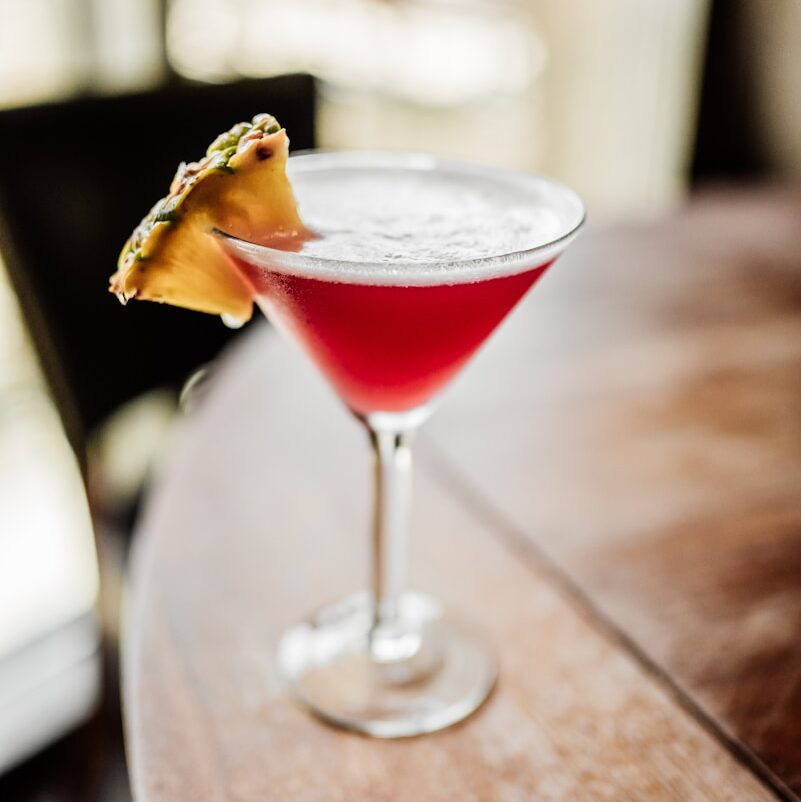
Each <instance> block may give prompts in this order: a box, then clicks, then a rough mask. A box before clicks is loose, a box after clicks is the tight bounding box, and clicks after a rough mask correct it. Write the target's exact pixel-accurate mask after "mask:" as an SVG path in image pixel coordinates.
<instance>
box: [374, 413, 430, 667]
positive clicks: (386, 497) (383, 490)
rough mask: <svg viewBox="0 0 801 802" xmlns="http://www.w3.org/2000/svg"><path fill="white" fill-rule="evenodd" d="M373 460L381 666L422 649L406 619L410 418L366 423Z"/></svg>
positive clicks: (412, 429)
mask: <svg viewBox="0 0 801 802" xmlns="http://www.w3.org/2000/svg"><path fill="white" fill-rule="evenodd" d="M365 424H366V426H367V430H368V433H369V435H370V443H371V445H372V447H373V454H374V457H375V491H374V502H373V503H374V509H373V532H372V555H371V557H372V559H371V565H370V571H371V581H370V593H371V605H372V626H371V629H370V633H369V643H370V651H371V653H372V656H373V659H374V660H375V661H376V662H378V663H398V662H402V661H404V660H408V659H410V658H411V657H413V656H414V655H415V653H416V652H417V651H419V648H420V633H419V632H413V631H410V630H409V627H408V624H405V623H404V620H403V616H402V604H403V596H404V593H405V592H406V589H407V582H408V579H407V576H408V563H409V558H408V543H409V512H410V506H411V492H412V439H413V437H414V433H415V431H416V428H417V426H416V425H415V424H416V421H414V420H412V419H410V418H409V417H408V416H407V415H392V414H383V415H371V416H369V417H368V418H367V419H366V420H365Z"/></svg>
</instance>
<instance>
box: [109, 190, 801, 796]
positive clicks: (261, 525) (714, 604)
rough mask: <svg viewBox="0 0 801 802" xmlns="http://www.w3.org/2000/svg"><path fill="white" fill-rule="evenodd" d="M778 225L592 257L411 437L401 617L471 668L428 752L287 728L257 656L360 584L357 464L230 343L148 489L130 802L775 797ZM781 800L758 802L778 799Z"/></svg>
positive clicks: (361, 483)
mask: <svg viewBox="0 0 801 802" xmlns="http://www.w3.org/2000/svg"><path fill="white" fill-rule="evenodd" d="M799 220H801V200H799V198H798V197H797V196H793V195H791V194H789V193H782V192H779V193H775V192H774V193H765V194H761V195H760V194H753V193H750V194H748V195H745V196H743V197H737V196H729V195H725V194H721V195H719V196H718V195H709V196H707V197H704V198H701V199H700V200H698V201H697V202H695V203H694V204H692V205H691V206H690V207H689V208H688V209H687V210H686V211H684V212H682V213H681V214H679V215H677V216H676V217H675V218H673V219H670V220H667V221H662V222H660V223H658V224H648V225H640V226H632V227H629V228H627V229H622V228H616V229H614V230H611V229H610V230H604V229H602V228H598V229H597V230H595V231H593V230H591V231H590V232H589V233H588V234H587V235H586V236H585V237H584V239H583V240H582V241H580V242H579V243H578V244H577V245H576V246H575V247H574V248H573V249H572V252H569V253H568V254H567V255H566V256H565V257H563V259H562V260H561V261H560V263H559V264H558V265H557V266H556V268H555V269H554V270H553V271H552V272H551V274H550V275H549V276H547V277H546V278H545V279H544V280H543V282H542V283H541V285H540V286H538V287H537V289H536V291H535V292H534V293H533V294H532V295H531V296H530V297H529V298H528V299H527V300H526V301H525V302H524V304H523V305H522V306H521V307H520V309H519V310H518V311H517V312H516V313H515V314H514V315H513V317H512V319H511V320H510V321H509V323H508V325H507V326H506V327H505V328H504V330H503V331H502V332H501V333H500V334H499V336H498V337H496V338H495V340H494V341H493V342H492V343H491V345H490V346H489V347H488V348H487V349H486V351H485V352H484V353H482V354H481V355H480V356H479V358H478V359H477V360H476V362H475V364H474V365H473V366H472V367H470V368H469V369H468V371H467V372H466V373H465V375H464V376H463V378H462V379H460V380H459V381H458V382H457V384H456V386H455V387H454V388H453V390H452V392H450V393H449V394H448V396H447V397H446V398H445V399H444V400H443V403H442V409H441V410H440V412H439V413H438V414H437V416H436V417H435V419H434V420H432V421H431V423H430V425H429V426H428V427H427V431H426V432H425V433H424V434H423V436H421V443H420V449H419V453H418V459H417V468H418V473H417V485H416V500H415V509H414V514H413V527H414V536H413V538H414V539H413V544H412V578H413V580H414V584H415V586H416V587H418V588H420V589H423V590H427V591H430V592H432V593H434V594H436V595H438V596H439V597H440V598H442V599H443V600H444V601H445V602H446V603H447V604H448V605H449V606H450V607H451V608H452V609H454V610H458V611H460V612H461V613H463V614H464V615H465V616H469V617H470V618H472V619H475V620H476V621H478V622H480V623H481V625H482V626H483V627H484V628H485V629H486V630H487V631H488V632H489V633H490V634H491V636H492V638H493V640H494V641H495V643H496V646H497V648H498V651H499V654H500V658H501V681H500V684H499V686H498V688H497V690H496V692H495V693H494V695H493V697H492V698H491V699H490V701H489V703H488V704H487V705H486V706H485V707H484V708H483V709H482V710H481V711H480V712H479V713H478V714H477V715H476V716H474V717H473V718H472V719H470V720H468V721H467V722H465V723H464V724H463V725H461V726H459V727H456V728H454V729H452V730H449V731H446V732H443V733H439V734H437V735H433V736H426V737H424V738H419V739H412V740H408V741H394V742H378V741H374V740H370V739H366V738H362V737H359V736H354V735H350V734H345V733H342V732H339V731H335V730H333V729H330V728H328V727H326V726H324V725H321V724H319V723H318V722H317V721H315V720H313V719H312V718H310V717H309V716H308V715H306V714H305V713H304V712H302V711H301V710H300V709H298V708H296V707H295V706H294V705H293V704H292V703H291V702H290V701H289V700H288V699H287V698H286V696H285V694H284V692H283V690H282V688H281V687H280V684H279V682H278V679H277V677H276V675H275V671H274V667H273V662H272V651H273V648H274V645H275V642H276V639H277V637H278V634H279V632H280V631H281V629H282V628H283V627H285V626H286V625H287V624H289V623H291V622H294V621H296V620H298V619H299V618H301V617H302V616H304V615H305V614H306V613H308V612H309V611H310V610H311V609H312V608H313V607H314V606H315V605H317V604H319V603H323V602H326V601H329V600H331V599H333V598H336V597H338V596H340V595H343V594H345V593H347V592H349V591H351V590H353V589H354V588H357V587H360V586H362V585H363V583H364V577H365V574H366V559H367V549H366V546H367V534H366V532H367V528H368V519H369V508H368V501H369V499H368V477H369V465H368V454H367V449H366V445H365V442H364V435H363V433H362V432H361V431H360V429H359V428H358V426H357V425H356V424H355V423H354V422H353V421H351V420H350V419H349V417H348V416H347V414H346V413H345V412H344V411H343V410H342V409H341V408H340V407H339V405H338V402H337V401H336V400H335V399H334V398H333V396H332V395H331V394H330V392H329V391H328V390H327V388H325V386H324V385H323V383H322V381H321V380H320V379H319V377H318V376H317V375H316V374H315V373H314V371H313V369H312V368H311V367H310V366H309V365H308V364H307V363H306V361H305V360H304V359H302V358H301V357H300V356H299V354H298V353H296V352H294V351H293V350H292V349H291V347H290V346H289V345H288V344H286V343H284V342H283V341H282V340H280V339H279V338H278V337H277V336H274V335H273V334H272V333H271V332H268V331H267V330H266V329H265V328H262V329H257V330H255V331H254V332H253V333H252V334H251V335H250V336H249V337H248V338H246V339H245V341H244V343H243V344H242V345H241V346H239V347H238V348H237V349H236V350H235V351H234V352H232V353H231V354H230V355H229V356H228V357H227V358H226V359H225V360H224V361H223V363H222V364H221V365H220V367H219V370H218V372H217V373H216V375H215V376H214V378H213V379H212V381H211V383H210V386H209V389H208V394H207V396H206V398H205V399H204V400H203V403H202V404H200V405H199V408H198V410H197V411H196V412H195V413H194V414H193V415H192V416H191V417H190V418H189V419H188V420H187V422H186V425H185V431H184V432H183V433H182V435H181V437H180V442H179V443H178V445H177V447H176V448H175V449H174V453H173V456H172V459H171V460H170V462H169V464H167V465H165V466H164V467H163V470H162V472H161V475H160V476H159V477H158V478H157V480H156V481H155V483H154V486H155V491H154V494H153V496H152V498H151V501H150V503H149V505H148V509H147V513H146V516H145V520H144V521H143V524H142V527H141V531H140V533H139V540H138V545H137V547H136V554H135V559H134V570H133V576H132V580H131V589H130V597H129V609H128V615H127V628H126V633H125V654H124V658H125V659H124V672H123V680H124V695H125V714H126V731H127V737H128V751H129V758H130V763H131V774H132V780H133V785H134V793H135V796H136V799H137V800H138V802H167V801H168V800H169V802H184V800H187V802H188V801H189V800H192V802H198V801H199V800H203V801H204V802H205V801H206V800H209V802H216V800H237V802H251V800H252V801H253V802H255V801H256V800H259V802H264V801H265V800H266V801H267V802H270V801H271V800H281V802H284V801H285V800H289V799H292V800H301V802H305V800H320V801H321V802H322V801H323V800H325V801H326V802H327V800H348V801H349V802H351V801H353V802H355V801H356V800H361V799H364V800H401V801H402V800H420V799H425V800H431V801H432V802H436V801H437V800H443V801H444V800H460V802H462V801H463V800H464V801H465V802H467V801H470V800H476V802H479V801H480V802H489V801H490V800H499V802H516V800H532V799H537V800H568V799H569V800H594V801H596V800H643V799H648V800H657V801H659V800H738V801H739V800H751V799H755V800H756V799H775V798H776V796H777V795H778V796H785V797H787V798H792V797H793V791H792V790H791V788H790V786H794V787H796V788H797V787H798V782H799V778H798V771H799V765H798V764H799V760H798V757H799V743H801V732H799V728H800V727H801V711H799V691H798V685H799V683H798V679H799V676H801V648H800V647H799V646H798V632H799V626H798V625H799V617H801V584H800V583H799V570H800V569H801V558H800V557H799V549H801V544H799V538H801V499H799V487H800V485H799V479H801V448H799V445H801V428H799V427H800V426H801V423H800V421H801V418H799V412H801V394H800V393H799V390H801V370H799V368H800V367H801V336H799V335H801V321H799V316H798V311H799V306H801V268H800V267H799V258H801V257H799V254H801V247H799V246H801V233H799V225H798V221H799ZM785 783H786V785H785Z"/></svg>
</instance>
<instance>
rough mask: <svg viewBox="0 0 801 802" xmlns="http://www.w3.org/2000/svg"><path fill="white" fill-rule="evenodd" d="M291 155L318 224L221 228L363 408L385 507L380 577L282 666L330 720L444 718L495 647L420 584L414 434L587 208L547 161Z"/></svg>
mask: <svg viewBox="0 0 801 802" xmlns="http://www.w3.org/2000/svg"><path fill="white" fill-rule="evenodd" d="M288 173H289V175H290V178H291V179H292V183H293V186H294V188H295V193H296V195H297V199H298V203H299V206H300V211H301V214H302V216H303V217H304V220H306V222H307V223H308V224H309V225H310V226H311V227H312V229H313V230H316V231H317V232H318V233H319V234H320V236H319V238H316V239H313V240H311V241H306V242H304V243H300V242H294V243H290V242H288V243H284V247H283V248H281V247H272V246H267V245H264V244H258V243H254V242H248V241H244V240H242V239H238V238H236V237H232V236H230V235H228V234H225V233H222V232H218V233H219V234H220V236H221V242H222V243H223V246H224V247H225V248H226V250H227V251H228V253H229V254H230V255H231V256H232V258H233V259H234V261H235V262H236V264H237V265H238V267H239V268H240V270H241V271H242V273H243V275H244V276H245V278H246V279H247V280H248V281H249V282H250V284H251V285H252V286H253V289H254V293H255V299H256V301H257V303H258V304H259V306H260V307H261V308H262V310H263V311H264V313H265V314H266V315H267V317H268V318H269V319H270V320H271V321H272V322H273V324H274V325H275V326H276V327H277V328H278V329H280V330H282V331H283V332H284V333H285V334H286V335H287V336H289V337H290V338H291V339H293V340H295V341H296V342H297V343H298V344H299V345H300V346H301V348H302V349H303V350H304V351H305V352H306V353H307V354H308V355H309V357H310V358H311V359H312V361H313V362H314V363H315V364H316V365H317V366H318V368H319V369H320V371H321V372H322V374H323V375H324V376H325V377H326V378H327V380H328V381H329V382H330V384H331V385H332V386H333V388H334V389H335V390H336V392H337V393H338V395H339V396H340V398H341V399H342V401H343V402H344V403H345V404H346V406H347V407H348V408H349V409H350V410H351V412H352V413H353V414H354V415H355V416H356V417H357V418H358V419H359V420H360V421H361V422H362V423H363V424H364V426H365V428H366V430H367V433H368V435H369V439H370V443H371V444H372V448H373V451H374V454H375V509H374V517H373V531H372V539H371V547H372V569H371V574H372V576H371V579H370V584H369V590H368V591H367V592H366V593H360V594H356V595H354V596H351V597H350V598H347V599H345V600H343V601H341V602H337V603H335V604H332V605H329V606H327V607H324V608H322V609H320V610H319V611H318V612H316V613H315V614H313V615H312V616H311V617H310V618H309V619H308V620H307V621H305V622H302V623H300V624H297V625H295V626H293V627H291V628H290V629H289V630H288V631H287V632H285V633H284V635H283V637H282V638H281V640H280V643H279V645H278V666H279V670H280V672H281V674H282V676H283V678H284V679H285V680H286V682H287V683H288V686H289V688H290V689H291V690H292V692H293V694H294V695H295V697H296V698H297V699H298V700H299V701H300V702H301V703H302V704H304V705H305V706H306V707H307V708H309V709H310V710H311V711H312V712H314V713H315V714H317V715H318V716H319V717H321V718H322V719H324V720H326V721H328V722H329V723H332V724H335V725H338V726H341V727H345V728H347V729H351V730H355V731H358V732H361V733H365V734H368V735H372V736H376V737H384V738H391V737H402V736H412V735H419V734H422V733H427V732H433V731H435V730H439V729H442V728H444V727H447V726H450V725H452V724H455V723H456V722H458V721H460V720H462V719H463V718H465V717H466V716H468V715H469V714H470V713H472V712H473V711H474V710H476V708H478V707H479V705H481V703H482V702H483V701H484V700H485V699H486V698H487V696H488V695H489V693H490V691H491V690H492V688H493V686H494V683H495V679H496V676H497V665H496V660H495V655H494V652H493V651H492V649H491V648H490V647H489V645H488V644H487V642H486V641H485V640H484V638H483V636H482V635H481V633H480V632H477V631H476V630H475V629H474V628H473V627H472V626H471V625H470V624H469V623H467V622H462V621H459V620H458V619H456V618H453V617H452V616H450V615H449V614H446V613H445V611H443V610H442V608H441V606H440V605H439V603H438V602H437V601H436V600H434V599H433V598H431V597H429V596H426V595H423V594H420V593H416V592H412V591H410V590H409V589H408V587H407V582H406V562H407V558H406V548H407V521H408V514H409V504H410V490H411V468H412V451H411V446H412V439H413V437H414V433H415V431H416V430H417V429H418V427H419V426H420V424H421V423H423V422H424V421H425V419H426V418H427V417H428V416H429V415H430V413H431V410H432V407H433V403H434V401H435V399H436V397H437V395H438V394H439V392H440V391H441V390H442V389H443V388H444V387H445V386H446V385H447V384H448V382H449V381H450V380H451V379H452V378H453V376H454V375H455V374H456V373H457V372H458V371H459V369H460V368H461V367H462V366H463V365H464V364H465V362H467V361H468V359H469V358H470V357H471V355H472V354H473V353H474V352H475V351H476V350H477V349H478V348H479V347H480V346H481V345H482V343H483V342H484V341H485V340H486V339H487V337H488V336H489V335H490V334H491V333H492V332H493V331H494V330H495V328H496V327H497V326H498V325H499V324H500V323H501V321H502V320H503V319H504V318H505V317H506V315H507V314H508V313H509V311H510V310H511V309H512V308H513V307H514V306H515V305H516V304H517V302H518V301H519V300H520V299H521V298H522V297H523V295H524V294H525V293H526V291H527V290H528V289H529V288H530V287H531V286H532V285H533V284H534V283H535V282H536V281H537V280H538V279H539V278H540V276H541V275H542V274H543V272H544V271H545V270H546V268H547V267H548V266H549V265H550V264H551V263H552V262H553V261H554V260H555V259H556V258H557V256H559V254H560V253H561V252H562V251H563V250H564V249H565V247H567V245H568V244H569V243H570V241H571V240H572V239H573V237H574V236H575V235H576V233H577V232H578V229H579V228H580V227H581V225H582V223H583V220H584V209H583V206H582V203H581V201H580V200H579V198H578V197H577V196H576V195H575V193H573V192H572V191H571V190H570V189H568V188H567V187H565V186H563V185H561V184H559V183H557V182H555V181H552V180H550V179H547V178H543V177H541V176H537V175H533V174H527V173H517V172H512V171H505V170H496V169H490V168H484V167H477V166H472V165H466V164H459V163H454V162H447V161H441V160H438V159H435V158H433V157H429V156H423V155H411V154H398V153H394V154H391V153H311V154H305V155H300V156H294V157H292V158H291V159H290V160H289V167H288ZM273 245H275V243H273Z"/></svg>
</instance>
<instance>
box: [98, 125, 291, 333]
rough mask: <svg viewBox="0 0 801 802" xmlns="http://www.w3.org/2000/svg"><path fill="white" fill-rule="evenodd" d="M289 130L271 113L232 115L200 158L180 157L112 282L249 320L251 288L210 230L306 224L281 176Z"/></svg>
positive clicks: (153, 297)
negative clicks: (247, 118)
mask: <svg viewBox="0 0 801 802" xmlns="http://www.w3.org/2000/svg"><path fill="white" fill-rule="evenodd" d="M288 156H289V138H288V137H287V135H286V131H285V130H284V129H283V128H281V127H280V125H279V124H278V122H277V121H276V120H275V118H274V117H271V116H270V115H267V114H259V115H257V116H256V117H254V118H253V120H252V122H250V123H244V122H243V123H237V124H236V125H235V126H233V127H232V128H231V129H230V130H229V131H226V132H225V133H223V134H220V136H218V137H217V138H216V139H215V140H214V142H212V143H211V145H209V148H208V150H207V152H206V156H205V157H204V158H202V159H201V160H200V161H197V162H192V163H189V164H181V165H180V166H179V167H178V171H177V172H176V174H175V177H174V178H173V180H172V184H171V185H170V191H169V194H168V195H167V196H166V197H164V198H162V199H161V200H159V201H158V202H157V203H156V204H155V205H154V206H153V208H152V209H151V210H150V212H148V214H147V215H146V216H145V218H144V219H143V220H142V222H141V223H140V224H139V225H138V226H137V227H136V229H135V230H134V232H133V233H132V234H131V236H130V237H129V239H128V241H127V242H126V243H125V245H124V246H123V249H122V251H121V253H120V256H119V260H118V263H117V272H116V273H114V275H113V276H112V277H111V279H110V287H109V289H110V290H111V292H113V293H114V294H115V295H116V296H117V297H118V298H119V300H120V301H121V302H122V303H123V304H125V303H127V302H128V301H129V300H131V299H132V298H135V299H137V300H146V301H157V302H160V303H168V304H172V305H174V306H182V307H185V308H188V309H193V310H196V311H199V312H208V313H210V314H215V315H223V314H224V315H228V316H230V317H233V318H236V319H238V320H240V321H243V322H244V321H247V320H249V319H250V317H251V315H252V314H253V289H252V288H251V287H250V285H249V284H248V283H247V281H246V279H245V278H244V277H243V276H242V275H241V273H240V272H239V270H238V269H237V268H236V267H235V266H234V264H233V263H232V262H231V260H230V259H229V258H228V256H227V255H226V254H225V252H224V250H223V249H222V247H221V246H220V243H219V241H218V238H217V237H215V236H214V235H213V233H212V232H213V230H214V229H218V230H220V231H223V232H225V233H228V234H232V235H234V236H236V237H239V238H241V239H247V240H251V241H255V242H258V241H259V240H260V239H262V238H264V237H266V236H269V235H275V234H276V233H280V234H282V235H284V234H286V235H290V236H299V235H302V234H303V232H304V231H305V228H304V226H303V223H302V221H301V220H300V217H299V216H298V212H297V206H296V203H295V198H294V195H293V194H292V187H291V185H290V183H289V179H288V178H287V176H286V160H287V158H288Z"/></svg>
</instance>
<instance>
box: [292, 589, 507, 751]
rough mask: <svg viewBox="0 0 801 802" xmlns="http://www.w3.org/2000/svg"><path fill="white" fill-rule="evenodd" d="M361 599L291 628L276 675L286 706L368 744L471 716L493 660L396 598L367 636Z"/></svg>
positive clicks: (472, 638)
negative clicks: (289, 697) (293, 702)
mask: <svg viewBox="0 0 801 802" xmlns="http://www.w3.org/2000/svg"><path fill="white" fill-rule="evenodd" d="M374 619H375V617H374V609H373V604H372V601H371V600H370V598H369V597H368V595H367V594H359V595H356V596H351V597H349V598H347V599H345V600H344V601H341V602H337V603H335V604H332V605H329V606H327V607H324V608H322V609H321V610H319V611H318V612H317V613H316V614H315V615H314V616H313V617H312V618H311V619H310V620H308V621H307V622H305V623H302V624H298V625H296V626H293V627H292V628H290V629H289V630H287V632H286V633H285V634H284V635H283V637H282V638H281V641H280V643H279V646H278V666H279V670H280V672H281V674H282V676H283V678H284V680H285V681H286V682H287V684H288V685H289V687H290V689H291V691H292V692H293V694H294V695H295V697H296V698H297V699H298V701H300V702H301V703H302V704H303V705H305V706H306V707H307V708H308V709H309V710H310V711H311V712H312V713H314V714H315V715H317V716H319V717H320V718H321V719H323V720H324V721H326V722H328V723H329V724H333V725H335V726H339V727H343V728H345V729H349V730H353V731H356V732H360V733H364V734H366V735H372V736H374V737H377V738H403V737H409V736H412V735H421V734H423V733H428V732H434V731H436V730H441V729H444V728H445V727H449V726H451V725H453V724H456V723H457V722H459V721H462V720H463V719H464V718H466V717H467V716H469V715H470V714H471V713H473V712H474V711H475V710H476V709H477V708H478V707H479V706H480V705H481V703H482V702H484V700H485V699H486V698H487V697H488V696H489V694H490V692H491V691H492V688H493V686H494V684H495V679H496V677H497V664H496V660H495V655H494V652H493V651H492V649H491V648H490V646H489V644H488V643H487V642H486V641H485V640H484V638H483V637H482V636H481V635H480V634H479V633H477V632H475V631H474V630H473V629H472V628H471V627H468V626H466V625H464V624H462V623H461V622H456V621H453V620H451V619H450V618H449V617H447V616H445V615H444V614H443V612H442V609H441V607H440V605H439V604H438V603H437V602H436V601H434V600H433V599H431V598H429V597H427V596H423V595H422V594H417V593H406V594H404V595H403V596H402V597H401V599H400V601H399V604H398V609H397V611H395V614H394V615H393V616H392V617H391V618H390V620H391V623H390V624H384V625H382V626H380V627H375V626H374Z"/></svg>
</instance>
